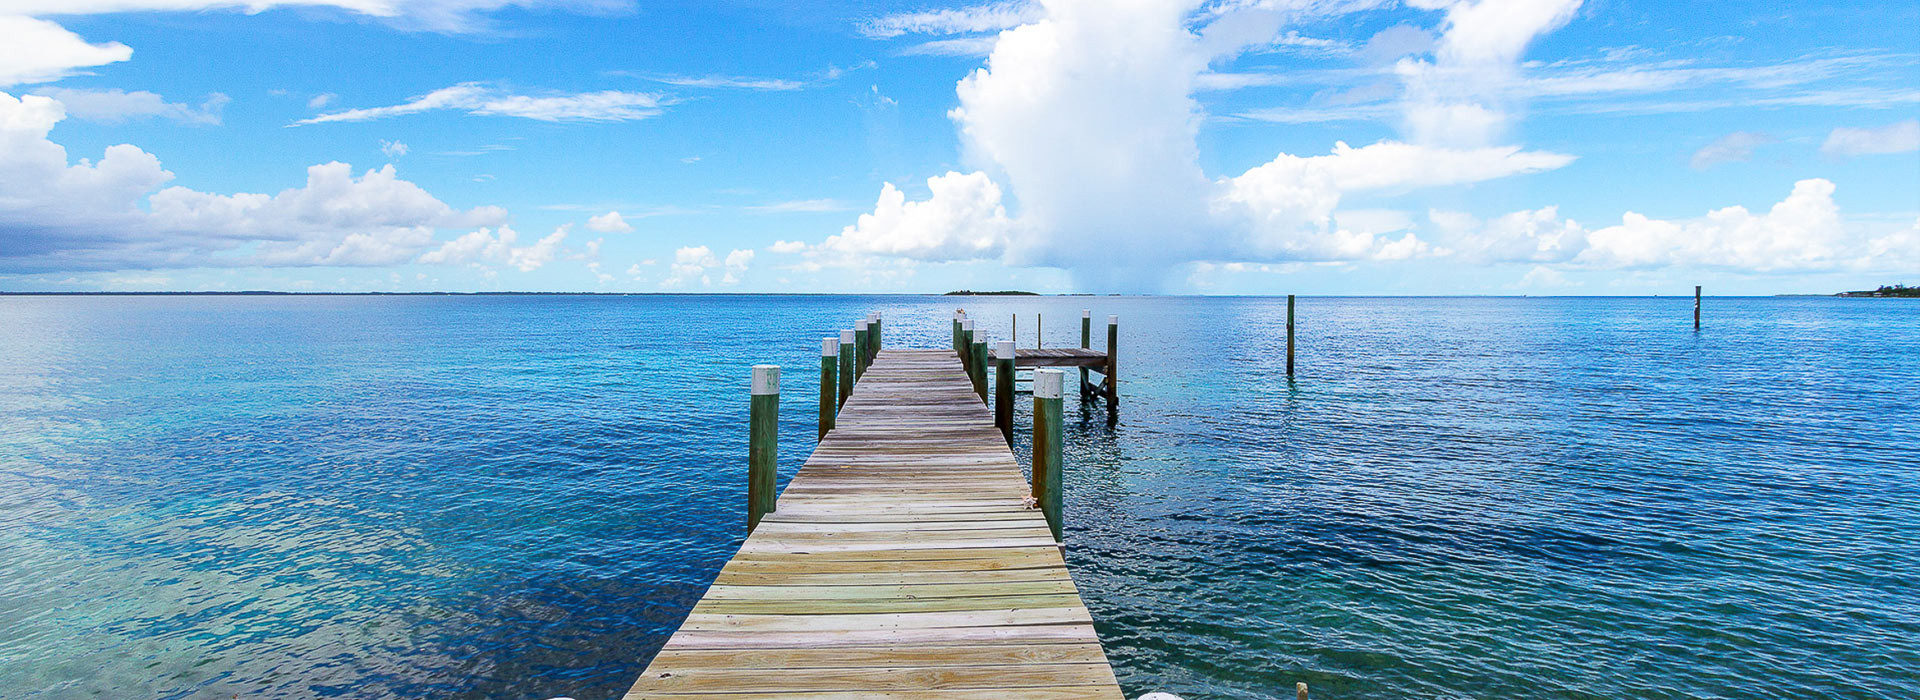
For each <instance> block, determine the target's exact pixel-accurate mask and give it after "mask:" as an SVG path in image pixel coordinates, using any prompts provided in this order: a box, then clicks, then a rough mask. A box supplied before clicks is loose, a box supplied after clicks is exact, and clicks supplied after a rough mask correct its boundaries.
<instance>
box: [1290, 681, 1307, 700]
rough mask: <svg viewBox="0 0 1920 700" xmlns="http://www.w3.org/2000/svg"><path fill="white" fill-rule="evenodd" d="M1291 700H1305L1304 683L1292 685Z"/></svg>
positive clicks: (1305, 687)
mask: <svg viewBox="0 0 1920 700" xmlns="http://www.w3.org/2000/svg"><path fill="white" fill-rule="evenodd" d="M1293 700H1307V684H1306V683H1305V682H1301V683H1295V684H1293Z"/></svg>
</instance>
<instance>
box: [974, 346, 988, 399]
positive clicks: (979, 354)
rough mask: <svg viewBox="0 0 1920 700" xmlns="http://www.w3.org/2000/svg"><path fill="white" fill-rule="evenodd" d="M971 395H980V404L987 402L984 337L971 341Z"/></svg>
mask: <svg viewBox="0 0 1920 700" xmlns="http://www.w3.org/2000/svg"><path fill="white" fill-rule="evenodd" d="M973 393H976V394H979V395H980V403H986V402H987V338H986V336H984V335H983V336H981V337H979V338H978V339H976V340H974V341H973Z"/></svg>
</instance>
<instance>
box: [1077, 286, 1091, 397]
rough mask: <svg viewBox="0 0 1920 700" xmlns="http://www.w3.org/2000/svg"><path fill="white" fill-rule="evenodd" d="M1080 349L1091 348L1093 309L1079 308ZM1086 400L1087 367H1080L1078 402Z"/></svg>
mask: <svg viewBox="0 0 1920 700" xmlns="http://www.w3.org/2000/svg"><path fill="white" fill-rule="evenodd" d="M1080 349H1082V350H1091V349H1093V309H1081V310H1080ZM1086 402H1087V368H1085V367H1081V368H1080V403H1086Z"/></svg>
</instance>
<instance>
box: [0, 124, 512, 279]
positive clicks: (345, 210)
mask: <svg viewBox="0 0 1920 700" xmlns="http://www.w3.org/2000/svg"><path fill="white" fill-rule="evenodd" d="M65 117H66V113H65V110H64V108H63V106H62V105H61V103H60V102H59V101H58V100H55V99H52V98H49V97H45V96H40V95H25V96H22V97H18V98H16V97H14V96H13V95H10V94H6V93H0V238H4V239H5V240H6V241H7V245H6V246H4V247H0V271H36V270H51V269H72V270H82V269H86V270H100V269H134V268H158V267H193V266H228V265H383V264H390V263H394V262H400V261H403V260H405V259H408V258H411V257H412V256H414V255H416V254H417V253H418V251H420V250H421V249H423V248H425V247H426V246H429V245H431V244H432V240H433V233H434V231H435V230H437V229H441V228H467V227H473V226H485V225H493V224H495V223H497V222H498V221H500V220H503V219H504V218H505V217H506V212H505V210H502V209H500V208H498V207H478V208H475V209H471V210H466V211H461V210H457V209H454V208H453V207H451V206H448V205H447V204H446V203H444V202H442V201H440V200H439V199H437V198H435V197H434V196H433V195H432V194H430V193H428V192H427V191H426V190H424V189H422V188H420V187H419V186H418V185H416V184H414V183H412V182H409V181H406V180H403V179H401V178H400V177H399V176H398V174H397V172H396V171H395V170H394V169H393V166H391V165H389V166H387V167H385V168H381V169H377V170H368V171H365V172H363V173H361V174H359V175H357V176H356V175H355V174H354V172H353V169H352V167H351V166H349V165H347V164H345V163H337V162H336V163H325V164H321V165H315V166H312V167H310V168H308V169H307V179H306V182H305V184H304V185H302V186H300V187H294V188H289V189H286V190H283V191H281V192H279V193H278V194H272V195H269V194H257V193H237V194H214V193H207V192H200V191H196V190H192V189H188V188H185V187H167V188H165V189H160V188H161V187H162V186H163V185H165V184H166V183H167V182H168V181H170V180H172V179H173V173H171V172H168V171H167V170H166V169H165V168H163V167H162V166H161V164H160V160H159V159H158V158H155V157H154V156H153V155H152V154H150V153H147V152H146V151H143V150H141V149H140V148H138V147H136V146H133V145H129V144H120V145H115V146H110V147H108V148H107V149H106V150H105V152H104V153H103V154H102V156H101V157H100V158H98V159H97V160H87V159H81V160H79V161H78V162H73V161H72V160H71V159H70V158H69V157H68V154H67V151H66V149H65V148H64V147H62V146H61V145H60V144H57V143H54V142H53V141H50V140H48V138H47V137H48V134H49V132H50V131H51V130H52V129H53V127H54V125H55V124H57V123H59V122H60V121H61V120H62V119H64V118H65ZM156 190H157V191H156Z"/></svg>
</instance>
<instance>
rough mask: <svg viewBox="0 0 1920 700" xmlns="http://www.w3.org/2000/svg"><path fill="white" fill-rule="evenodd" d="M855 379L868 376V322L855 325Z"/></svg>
mask: <svg viewBox="0 0 1920 700" xmlns="http://www.w3.org/2000/svg"><path fill="white" fill-rule="evenodd" d="M853 347H854V355H853V360H854V364H853V378H854V379H859V378H861V377H864V376H867V364H868V359H867V322H866V321H861V322H859V323H856V324H853Z"/></svg>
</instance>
